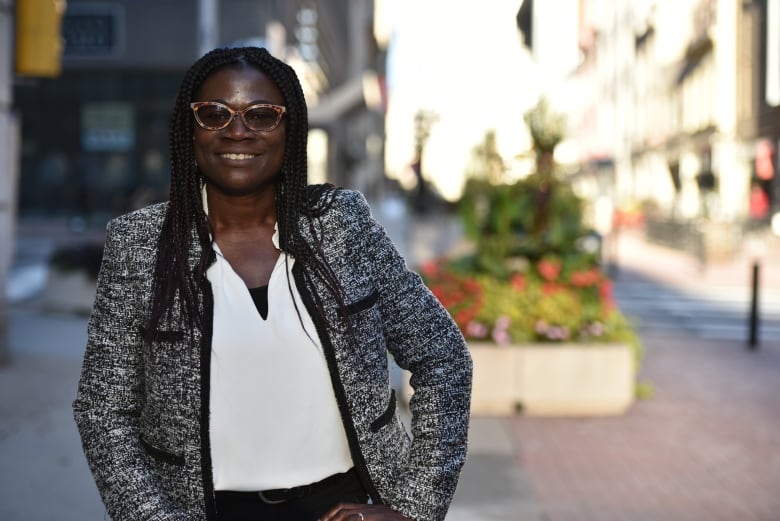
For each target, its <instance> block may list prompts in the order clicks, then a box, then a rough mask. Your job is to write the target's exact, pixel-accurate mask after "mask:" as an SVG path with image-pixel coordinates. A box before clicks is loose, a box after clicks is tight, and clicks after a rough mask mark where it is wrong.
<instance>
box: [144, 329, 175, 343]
mask: <svg viewBox="0 0 780 521" xmlns="http://www.w3.org/2000/svg"><path fill="white" fill-rule="evenodd" d="M141 336H143V337H145V336H146V328H145V327H141ZM182 340H184V331H175V330H168V329H158V330H157V331H156V332H155V334H154V341H155V342H165V343H175V342H181V341H182Z"/></svg>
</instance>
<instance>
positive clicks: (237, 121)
mask: <svg viewBox="0 0 780 521" xmlns="http://www.w3.org/2000/svg"><path fill="white" fill-rule="evenodd" d="M223 130H224V131H225V132H227V133H229V134H238V135H244V134H248V133H251V132H254V131H253V130H252V129H250V128H249V127H247V126H246V123H244V118H243V117H242V116H241V113H240V112H236V113H235V114H233V117H232V118H230V123H228V124H227V127H225V128H224V129H223Z"/></svg>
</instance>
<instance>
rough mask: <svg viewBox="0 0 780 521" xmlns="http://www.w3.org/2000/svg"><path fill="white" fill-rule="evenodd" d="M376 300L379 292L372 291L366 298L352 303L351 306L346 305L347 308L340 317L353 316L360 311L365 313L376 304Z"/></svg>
mask: <svg viewBox="0 0 780 521" xmlns="http://www.w3.org/2000/svg"><path fill="white" fill-rule="evenodd" d="M378 300H379V291H377V290H374V291H372V292H371V293H369V295H368V296H367V297H365V298H362V299H360V300H358V301H357V302H353V303H352V304H347V307H346V309H345V311H343V312H342V315H355V314H357V313H360V312H361V311H365V310H367V309H369V308H370V307H372V306H373V305H374V304H376V303H377V301H378Z"/></svg>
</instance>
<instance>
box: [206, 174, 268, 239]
mask: <svg viewBox="0 0 780 521" xmlns="http://www.w3.org/2000/svg"><path fill="white" fill-rule="evenodd" d="M206 197H207V201H208V217H209V222H210V223H211V226H212V228H213V229H214V230H215V231H219V230H241V229H250V228H257V227H264V226H269V225H270V226H273V225H274V224H275V223H276V197H275V193H274V190H273V189H272V188H271V189H269V190H264V191H261V192H255V193H251V194H245V195H227V194H225V193H224V192H221V191H220V190H218V189H215V188H214V187H213V186H211V185H207V189H206Z"/></svg>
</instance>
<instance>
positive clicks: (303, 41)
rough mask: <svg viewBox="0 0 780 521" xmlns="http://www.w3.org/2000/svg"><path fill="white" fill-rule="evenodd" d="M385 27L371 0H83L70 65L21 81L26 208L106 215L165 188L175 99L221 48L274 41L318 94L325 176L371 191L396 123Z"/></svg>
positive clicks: (72, 1)
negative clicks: (205, 55)
mask: <svg viewBox="0 0 780 521" xmlns="http://www.w3.org/2000/svg"><path fill="white" fill-rule="evenodd" d="M372 26H373V2H372V1H371V0H316V1H315V0H222V1H217V0H210V1H205V0H200V1H199V2H189V1H185V0H166V1H162V2H161V1H157V0H154V1H153V0H112V1H83V2H82V1H78V0H69V1H68V2H67V9H66V11H65V16H64V18H63V26H62V35H63V39H64V44H65V48H64V53H63V59H62V73H61V74H60V75H59V76H58V77H56V78H51V79H44V78H21V77H17V78H15V80H14V86H13V99H14V107H15V109H16V112H17V113H18V114H19V115H20V120H21V129H22V131H21V145H20V181H19V213H20V215H22V216H43V217H72V218H74V219H79V220H83V219H86V220H87V221H88V222H89V221H95V222H96V224H99V223H100V222H104V221H105V219H107V218H109V217H111V216H113V215H117V214H119V213H122V212H125V211H127V210H130V209H133V208H136V207H139V206H142V205H144V204H147V203H149V202H154V201H159V200H164V199H165V198H166V197H167V190H168V188H167V185H168V164H169V154H168V120H169V116H170V110H171V107H172V105H173V100H174V98H175V95H176V92H177V91H178V87H179V82H180V81H181V78H182V76H183V73H184V71H185V70H186V69H187V67H189V65H190V64H191V63H192V62H193V61H195V59H197V57H198V56H199V55H200V53H201V50H202V49H205V48H211V47H212V46H234V45H258V46H264V47H267V48H268V49H269V51H270V52H271V53H272V54H274V55H275V56H277V57H279V58H281V59H283V60H285V61H287V62H288V63H290V64H291V65H292V66H293V67H294V68H295V69H296V71H297V72H298V74H299V76H300V78H301V81H302V84H303V87H304V91H305V93H306V96H307V100H308V102H309V106H310V112H311V118H310V126H311V128H312V139H311V142H312V144H313V145H312V146H313V150H312V153H311V154H310V156H311V158H312V164H311V171H312V172H313V179H312V180H313V181H325V180H327V181H330V182H334V183H336V184H339V185H343V186H349V187H354V188H360V189H363V190H367V191H369V192H370V190H371V189H372V187H373V186H374V184H378V183H380V182H381V178H382V177H383V171H382V168H381V166H382V164H383V161H382V158H381V154H382V143H383V121H384V114H383V106H382V103H381V78H382V76H383V74H384V71H383V66H384V63H383V50H382V49H380V48H379V47H378V46H377V44H376V41H375V39H374V38H373V31H372ZM204 44H205V45H206V47H204ZM356 85H359V86H360V87H361V88H360V89H358V88H356ZM377 92H378V94H377Z"/></svg>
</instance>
